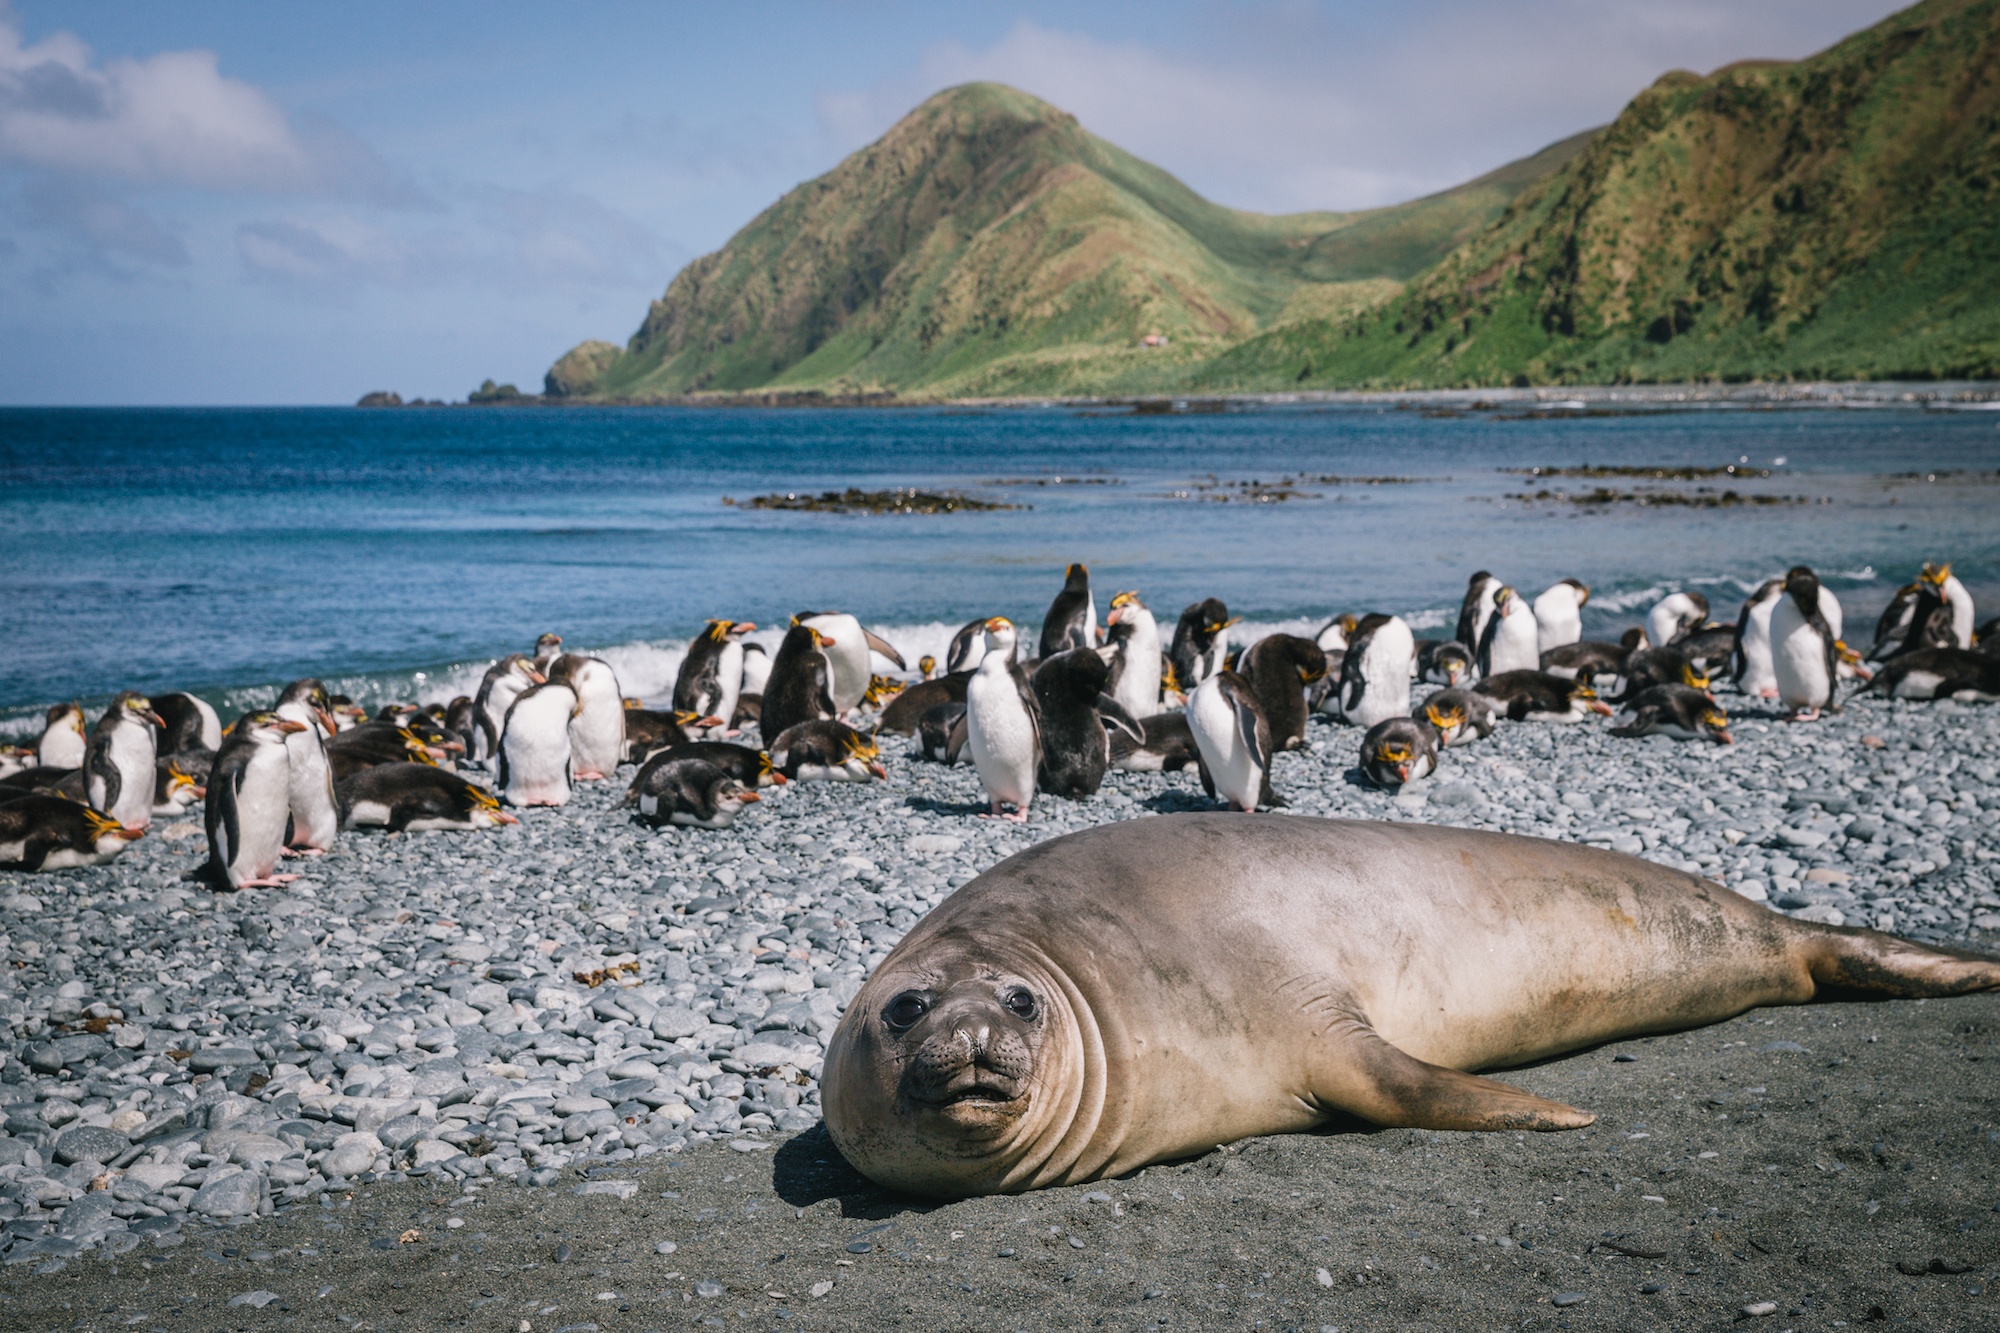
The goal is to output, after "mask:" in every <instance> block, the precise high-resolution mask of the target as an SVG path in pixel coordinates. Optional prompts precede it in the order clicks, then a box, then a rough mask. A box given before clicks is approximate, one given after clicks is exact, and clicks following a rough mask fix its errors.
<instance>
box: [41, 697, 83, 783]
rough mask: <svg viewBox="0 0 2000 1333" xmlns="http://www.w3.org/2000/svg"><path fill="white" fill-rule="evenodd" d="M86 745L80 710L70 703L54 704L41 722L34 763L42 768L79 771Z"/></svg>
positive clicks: (77, 706) (81, 710)
mask: <svg viewBox="0 0 2000 1333" xmlns="http://www.w3.org/2000/svg"><path fill="white" fill-rule="evenodd" d="M89 744H90V738H89V736H88V735H87V734H86V732H85V731H84V721H83V709H82V708H81V707H80V706H79V705H77V704H73V703H70V704H57V705H55V706H54V707H53V708H51V709H49V711H48V716H47V718H46V719H45V720H44V722H43V723H42V737H41V739H40V740H38V741H36V742H35V763H36V764H37V765H39V766H40V767H42V768H82V767H83V752H84V750H85V749H86V748H88V747H89Z"/></svg>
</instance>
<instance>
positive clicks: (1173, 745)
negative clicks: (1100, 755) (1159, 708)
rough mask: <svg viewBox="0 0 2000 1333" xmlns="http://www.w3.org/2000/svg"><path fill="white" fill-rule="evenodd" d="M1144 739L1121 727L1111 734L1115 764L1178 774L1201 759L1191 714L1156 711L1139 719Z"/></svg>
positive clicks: (1135, 770)
mask: <svg viewBox="0 0 2000 1333" xmlns="http://www.w3.org/2000/svg"><path fill="white" fill-rule="evenodd" d="M1139 731H1140V739H1139V740H1137V741H1134V740H1133V739H1132V738H1131V736H1129V735H1128V734H1126V732H1125V731H1124V730H1123V729H1122V728H1121V729H1119V730H1117V731H1114V732H1112V733H1111V766H1112V767H1113V768H1116V769H1120V770H1122V771H1124V772H1127V773H1178V772H1180V771H1181V770H1182V769H1184V768H1186V767H1187V766H1188V765H1189V764H1199V763H1200V762H1201V751H1200V749H1199V748H1198V747H1196V745H1195V743H1194V732H1193V731H1192V730H1191V729H1190V728H1189V727H1188V720H1187V713H1186V712H1184V711H1182V712H1173V713H1155V714H1153V715H1152V716H1151V717H1148V718H1141V719H1140V720H1139Z"/></svg>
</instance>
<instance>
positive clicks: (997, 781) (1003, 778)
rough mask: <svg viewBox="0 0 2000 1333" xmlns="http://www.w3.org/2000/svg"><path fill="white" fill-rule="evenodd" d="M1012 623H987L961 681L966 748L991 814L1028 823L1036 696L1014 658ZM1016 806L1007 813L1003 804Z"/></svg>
mask: <svg viewBox="0 0 2000 1333" xmlns="http://www.w3.org/2000/svg"><path fill="white" fill-rule="evenodd" d="M1016 642H1017V639H1016V633H1015V629H1014V624H1013V622H1012V621H1010V620H1008V619H1007V618H1006V617H1005V616H995V617H993V618H992V619H991V620H988V621H987V622H986V651H985V653H984V654H983V655H982V656H981V657H980V659H979V669H978V670H977V671H974V672H973V673H972V679H970V680H968V681H967V682H966V684H965V748H966V752H967V753H968V754H969V755H971V757H972V766H973V768H974V769H975V770H977V772H978V773H979V782H980V785H981V786H982V787H984V788H985V790H986V799H987V801H988V802H989V803H990V804H991V805H992V807H993V813H994V814H995V815H1004V817H1006V818H1008V819H1011V820H1014V821H1015V822H1017V823H1026V822H1027V818H1028V807H1029V805H1030V804H1031V803H1032V802H1033V801H1034V799H1035V777H1036V774H1037V773H1038V772H1039V770H1040V769H1041V764H1042V733H1041V719H1040V718H1039V717H1038V716H1037V715H1036V705H1035V694H1034V691H1033V689H1032V688H1030V686H1029V684H1028V678H1027V676H1026V674H1025V673H1023V672H1022V670H1021V665H1020V663H1018V662H1016V661H1015V660H1014V649H1015V645H1016ZM1010 805H1011V806H1012V807H1014V810H1013V813H1012V814H1007V813H1006V811H1005V810H1004V808H1003V807H1006V806H1010Z"/></svg>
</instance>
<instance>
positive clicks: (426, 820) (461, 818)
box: [338, 764, 521, 833]
mask: <svg viewBox="0 0 2000 1333" xmlns="http://www.w3.org/2000/svg"><path fill="white" fill-rule="evenodd" d="M338 796H339V802H340V826H341V827H342V828H385V829H387V830H389V832H391V833H430V832H442V831H446V830H452V831H470V830H473V829H486V828H498V827H500V826H502V825H505V824H518V823H520V822H521V821H520V820H518V819H516V818H514V816H512V815H510V814H508V813H507V812H506V811H505V810H502V809H501V808H500V802H499V801H498V800H497V799H495V797H494V795H493V793H492V792H489V791H487V790H486V788H484V787H481V786H477V785H475V784H473V783H471V782H467V781H466V780H465V779H464V778H462V777H460V776H459V775H458V774H456V773H447V772H445V771H444V770H443V769H441V768H434V767H432V766H431V765H429V764H379V765H377V766H376V767H374V768H368V769H363V770H362V771H361V772H359V773H356V774H355V775H354V776H352V777H350V778H348V779H346V780H345V781H343V782H342V783H341V784H340V787H339V789H338Z"/></svg>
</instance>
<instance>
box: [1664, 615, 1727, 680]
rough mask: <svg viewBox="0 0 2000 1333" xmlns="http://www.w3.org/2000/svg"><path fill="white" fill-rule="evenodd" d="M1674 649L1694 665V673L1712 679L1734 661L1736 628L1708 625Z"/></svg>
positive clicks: (1676, 645)
mask: <svg viewBox="0 0 2000 1333" xmlns="http://www.w3.org/2000/svg"><path fill="white" fill-rule="evenodd" d="M1674 647H1676V648H1678V649H1680V651H1681V655H1682V656H1683V657H1686V658H1687V660H1688V661H1689V662H1691V663H1693V664H1694V668H1695V670H1696V671H1698V672H1699V673H1700V674H1702V675H1704V676H1707V677H1710V678H1711V679H1712V678H1713V677H1715V676H1717V675H1719V674H1720V673H1721V672H1722V671H1724V670H1725V669H1727V668H1728V666H1729V664H1730V663H1731V662H1732V661H1734V660H1735V659H1736V626H1734V625H1709V626H1707V627H1706V628H1703V629H1698V630H1696V631H1695V632H1694V633H1692V634H1690V635H1688V636H1687V637H1686V638H1684V639H1682V640H1681V641H1680V642H1679V643H1677V644H1675V645H1674Z"/></svg>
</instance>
